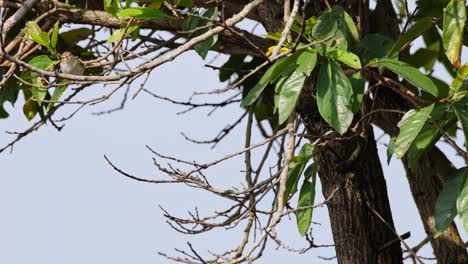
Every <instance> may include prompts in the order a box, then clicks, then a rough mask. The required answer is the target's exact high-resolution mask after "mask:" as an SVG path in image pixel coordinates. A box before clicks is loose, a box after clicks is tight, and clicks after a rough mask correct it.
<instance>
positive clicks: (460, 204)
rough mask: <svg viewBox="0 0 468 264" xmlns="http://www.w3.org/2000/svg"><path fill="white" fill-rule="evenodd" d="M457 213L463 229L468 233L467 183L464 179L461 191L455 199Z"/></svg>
mask: <svg viewBox="0 0 468 264" xmlns="http://www.w3.org/2000/svg"><path fill="white" fill-rule="evenodd" d="M457 212H458V215H459V216H460V220H461V223H462V225H463V229H465V231H467V232H468V181H467V180H466V179H465V184H464V185H463V189H462V191H461V192H460V194H459V195H458V198H457Z"/></svg>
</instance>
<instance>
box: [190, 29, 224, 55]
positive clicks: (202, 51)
mask: <svg viewBox="0 0 468 264" xmlns="http://www.w3.org/2000/svg"><path fill="white" fill-rule="evenodd" d="M217 41H218V34H215V35H213V36H211V37H209V38H208V39H207V40H205V41H202V42H200V43H198V44H197V45H195V47H194V48H195V51H196V52H197V53H198V55H200V57H202V59H206V55H208V51H209V50H210V48H211V47H213V46H214V45H215V44H216V42H217Z"/></svg>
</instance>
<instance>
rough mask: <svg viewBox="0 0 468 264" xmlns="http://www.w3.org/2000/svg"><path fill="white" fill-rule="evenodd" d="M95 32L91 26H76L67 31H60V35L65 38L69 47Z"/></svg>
mask: <svg viewBox="0 0 468 264" xmlns="http://www.w3.org/2000/svg"><path fill="white" fill-rule="evenodd" d="M93 33H94V31H93V30H92V29H89V28H75V29H72V30H69V31H67V32H63V33H60V37H61V38H62V39H63V41H64V42H65V44H67V46H68V47H73V46H75V45H76V44H77V43H78V42H80V41H81V40H84V39H86V38H87V37H89V36H90V35H92V34H93Z"/></svg>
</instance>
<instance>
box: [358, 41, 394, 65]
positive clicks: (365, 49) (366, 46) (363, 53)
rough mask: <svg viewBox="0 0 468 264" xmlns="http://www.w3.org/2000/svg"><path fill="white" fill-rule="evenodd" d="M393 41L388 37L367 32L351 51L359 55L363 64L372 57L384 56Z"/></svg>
mask: <svg viewBox="0 0 468 264" xmlns="http://www.w3.org/2000/svg"><path fill="white" fill-rule="evenodd" d="M394 43H395V42H394V41H393V40H392V39H391V38H389V37H386V36H383V35H378V34H367V35H365V36H364V37H363V38H362V39H361V41H360V42H359V43H357V44H356V45H355V47H354V49H353V51H354V52H355V53H356V54H358V55H359V57H360V58H361V61H362V63H363V64H367V63H368V62H369V61H371V60H372V59H375V58H382V57H384V56H385V55H386V54H387V53H388V52H389V50H390V49H391V48H392V47H393V45H394Z"/></svg>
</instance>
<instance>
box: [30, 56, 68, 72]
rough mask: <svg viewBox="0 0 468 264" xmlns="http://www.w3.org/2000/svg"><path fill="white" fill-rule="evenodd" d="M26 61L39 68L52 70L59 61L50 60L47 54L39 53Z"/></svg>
mask: <svg viewBox="0 0 468 264" xmlns="http://www.w3.org/2000/svg"><path fill="white" fill-rule="evenodd" d="M28 63H29V64H30V65H31V66H34V67H36V68H39V69H41V70H52V69H53V68H54V66H55V65H57V64H58V63H60V61H57V60H51V59H50V58H49V57H48V56H47V55H39V56H36V57H34V58H32V59H31V60H30V61H29V62H28Z"/></svg>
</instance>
